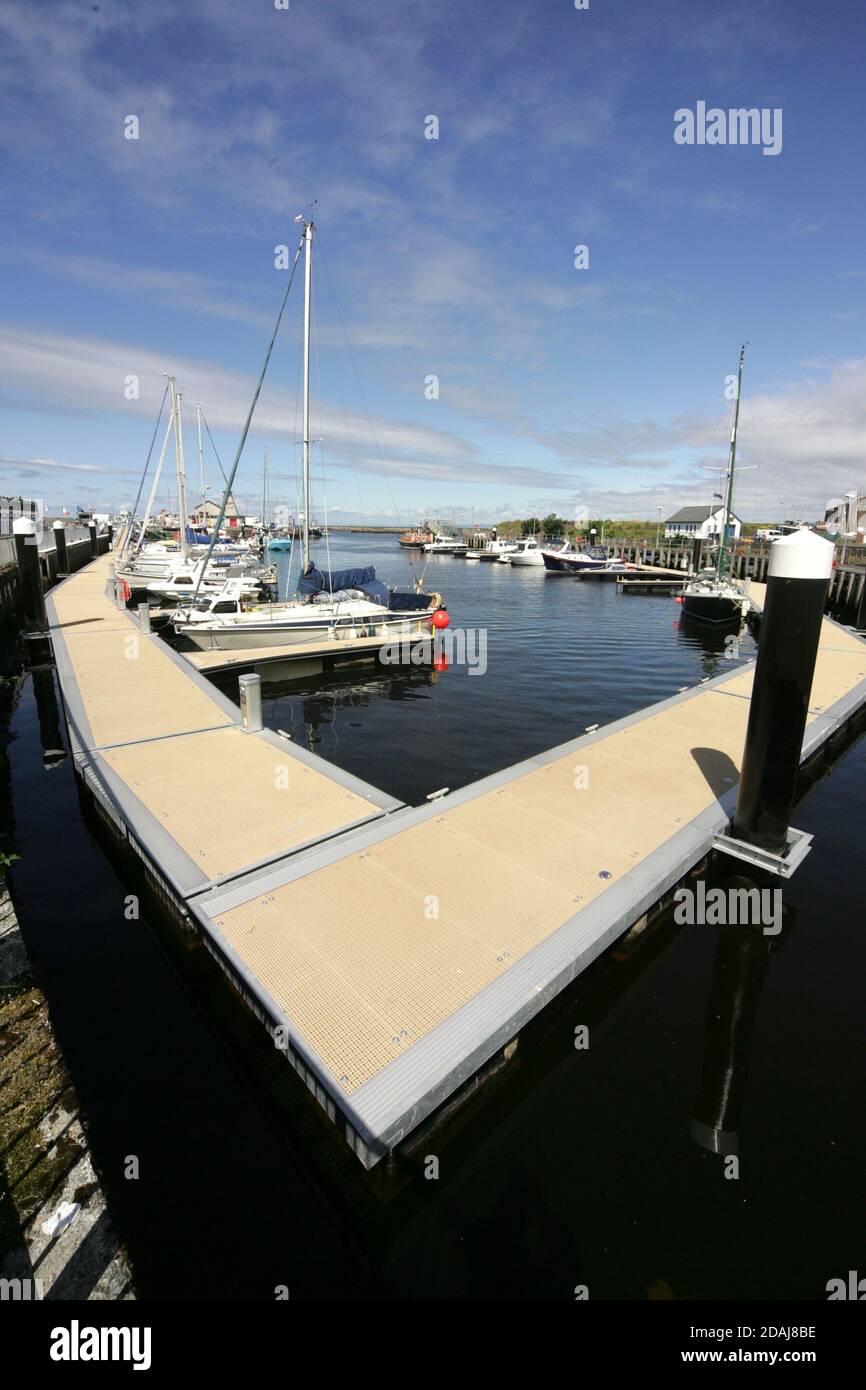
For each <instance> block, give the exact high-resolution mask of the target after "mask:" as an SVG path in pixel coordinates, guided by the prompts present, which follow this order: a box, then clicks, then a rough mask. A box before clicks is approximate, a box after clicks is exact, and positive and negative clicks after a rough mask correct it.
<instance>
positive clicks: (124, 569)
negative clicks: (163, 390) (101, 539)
mask: <svg viewBox="0 0 866 1390" xmlns="http://www.w3.org/2000/svg"><path fill="white" fill-rule="evenodd" d="M168 390H169V392H170V399H171V408H170V411H169V420H168V426H167V428H166V432H165V438H164V440H163V444H162V449H161V451H160V455H159V461H158V463H157V467H156V472H155V474H154V478H153V484H152V486H151V490H150V496H149V497H148V501H147V506H146V508H145V512H144V518H143V520H142V523H141V526H140V527H139V530H138V536H137V539H136V540H135V542H134V543H133V544H131V545H130V548H129V550H127V551H125V552H124V554H123V556H122V557H121V562H120V564H119V565H118V566H117V577H118V579H124V580H126V582H127V584H129V586H130V588H131V589H150V586H151V584H153V583H155V582H156V581H160V582H161V583H162V584H163V585H166V586H168V585H174V584H178V583H179V584H180V585H181V586H182V587H185V586H187V585H188V584H190V583H193V584H194V583H195V582H196V581H197V580H198V579H199V576H200V575H201V576H202V580H203V582H205V583H220V584H221V583H222V582H224V579H225V576H226V573H227V571H228V568H229V567H230V566H237V565H240V566H241V567H242V568H243V570H244V572H245V573H247V574H250V575H254V576H255V581H256V582H255V590H254V591H258V590H259V589H261V588H262V587H265V586H267V585H268V584H270V583H273V582H275V580H276V572H275V571H265V570H262V569H260V568H259V567H258V566H257V564H256V562H255V559H254V557H253V555H252V552H251V551H250V547H249V545H248V544H246V542H240V543H238V542H225V543H219V544H217V545H215V546H214V547H213V549H212V551H211V554H210V557H209V559H208V563H207V569H206V571H204V573H203V574H202V565H203V562H204V557H205V555H206V553H207V547H204V546H201V545H193V544H191V542H190V527H189V517H188V515H187V506H186V472H185V467H184V452H183V417H182V408H183V395H182V393H181V392H180V391H178V390H177V383H176V381H175V378H174V377H173V376H170V377H169V378H168ZM200 421H201V407H199V422H200ZM172 435H174V443H175V463H176V470H177V491H178V522H179V530H178V539H177V541H145V539H144V537H145V534H146V531H147V527H148V524H149V522H150V517H151V514H152V512H153V507H154V503H155V500H156V494H157V490H158V488H159V483H160V479H161V476H162V468H163V464H164V462H165V456H166V452H167V449H168V444H169V439H170V438H171V436H172ZM200 441H201V426H200V424H199V455H200V459H199V461H200V467H201V468H202V476H203V463H202V461H201V445H200ZM129 534H130V537H131V534H132V528H131V527H130V532H129ZM157 596H158V597H167V595H166V594H165V593H164V591H160V592H159V594H158V595H157ZM178 596H179V597H183V594H182V593H181V594H180V595H178Z"/></svg>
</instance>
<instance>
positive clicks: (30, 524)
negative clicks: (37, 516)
mask: <svg viewBox="0 0 866 1390" xmlns="http://www.w3.org/2000/svg"><path fill="white" fill-rule="evenodd" d="M12 534H13V536H35V535H36V522H35V521H34V520H33V519H32V517H29V516H16V518H15V520H14V521H13V523H12Z"/></svg>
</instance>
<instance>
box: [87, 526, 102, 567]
mask: <svg viewBox="0 0 866 1390" xmlns="http://www.w3.org/2000/svg"><path fill="white" fill-rule="evenodd" d="M87 529H88V531H89V532H90V553H91V555H92V556H93V558H94V560H95V559H96V557H97V555H98V554H99V543H98V541H97V539H96V522H95V521H91V523H90V525H89V526H88V528H87Z"/></svg>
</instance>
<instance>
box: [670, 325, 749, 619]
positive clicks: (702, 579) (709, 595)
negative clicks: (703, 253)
mask: <svg viewBox="0 0 866 1390" xmlns="http://www.w3.org/2000/svg"><path fill="white" fill-rule="evenodd" d="M745 356H746V345H745V343H744V344H743V346H742V347H741V348H740V365H739V368H738V371H737V399H736V402H735V405H734V424H733V428H732V430H731V447H730V452H729V454H728V472H727V476H726V479H725V507H724V515H723V518H722V531H721V535H720V536H719V544H718V548H717V550H716V558H715V564H713V565H709V566H707V568H706V569H703V570H701V571H700V572H699V573H698V574H697V575H695V577H694V579H691V580H689V582H688V583H687V584H686V585H685V587H684V589H683V592H682V599H681V602H682V605H683V614H684V615H685V617H687V618H692V619H694V620H695V621H697V622H701V623H713V624H715V625H716V626H720V625H721V624H729V625H733V624H734V623H737V624H739V622H740V621H741V620H742V619H743V618H744V617H745V616H746V614H747V613H748V611H749V607H750V603H749V599H748V597H747V596H746V592H745V590H744V588H743V586H742V584H740V583H739V582H738V580H736V579H734V577H733V575H732V574H731V572H730V570H731V532H732V529H733V525H732V520H731V517H732V507H733V500H734V471H735V462H736V457H737V426H738V424H739V419H740V393H741V391H742V386H743V362H744V360H745Z"/></svg>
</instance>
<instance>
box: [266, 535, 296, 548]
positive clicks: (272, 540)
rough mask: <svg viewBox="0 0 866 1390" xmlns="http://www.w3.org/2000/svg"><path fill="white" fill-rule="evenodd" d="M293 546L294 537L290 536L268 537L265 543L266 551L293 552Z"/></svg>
mask: <svg viewBox="0 0 866 1390" xmlns="http://www.w3.org/2000/svg"><path fill="white" fill-rule="evenodd" d="M292 545H293V540H292V537H291V536H290V535H288V534H285V535H277V536H268V538H267V540H266V541H265V549H266V550H291V548H292Z"/></svg>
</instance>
